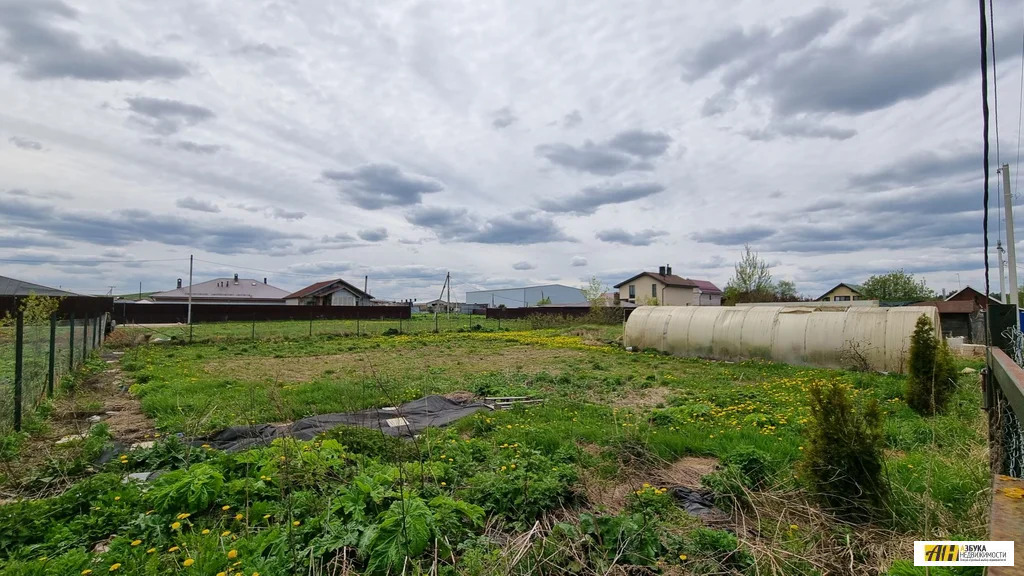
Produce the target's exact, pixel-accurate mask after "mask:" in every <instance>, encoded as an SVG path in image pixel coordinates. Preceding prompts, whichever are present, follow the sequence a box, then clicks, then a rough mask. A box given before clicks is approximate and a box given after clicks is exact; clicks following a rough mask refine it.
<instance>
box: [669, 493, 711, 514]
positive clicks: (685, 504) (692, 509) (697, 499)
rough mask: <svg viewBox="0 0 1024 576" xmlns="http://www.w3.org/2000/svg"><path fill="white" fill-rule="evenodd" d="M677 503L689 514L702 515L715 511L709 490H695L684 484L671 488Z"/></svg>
mask: <svg viewBox="0 0 1024 576" xmlns="http://www.w3.org/2000/svg"><path fill="white" fill-rule="evenodd" d="M672 496H674V497H675V499H676V502H677V504H678V505H679V506H680V507H682V508H683V509H684V510H686V512H687V513H689V514H690V515H691V516H697V517H703V516H710V515H712V514H714V513H715V502H714V500H712V498H713V496H714V495H713V494H712V493H711V491H710V490H696V489H694V488H688V487H686V486H675V487H673V488H672Z"/></svg>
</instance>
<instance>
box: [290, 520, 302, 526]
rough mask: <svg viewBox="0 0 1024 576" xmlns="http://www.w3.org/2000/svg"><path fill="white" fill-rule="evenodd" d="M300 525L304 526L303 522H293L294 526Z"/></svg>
mask: <svg viewBox="0 0 1024 576" xmlns="http://www.w3.org/2000/svg"><path fill="white" fill-rule="evenodd" d="M300 524H302V522H299V521H298V520H296V521H295V522H292V526H298V525H300Z"/></svg>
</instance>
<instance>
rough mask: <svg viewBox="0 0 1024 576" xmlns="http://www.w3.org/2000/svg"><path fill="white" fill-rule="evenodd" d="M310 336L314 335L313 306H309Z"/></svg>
mask: <svg viewBox="0 0 1024 576" xmlns="http://www.w3.org/2000/svg"><path fill="white" fill-rule="evenodd" d="M309 337H310V338H312V337H313V308H312V307H310V308H309Z"/></svg>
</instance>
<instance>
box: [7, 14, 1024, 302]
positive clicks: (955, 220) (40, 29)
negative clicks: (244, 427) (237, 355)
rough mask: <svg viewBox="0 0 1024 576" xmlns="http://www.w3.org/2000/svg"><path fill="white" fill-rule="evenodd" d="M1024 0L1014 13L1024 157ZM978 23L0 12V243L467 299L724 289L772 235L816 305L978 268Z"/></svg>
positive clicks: (1007, 156) (88, 274) (56, 259)
mask: <svg viewBox="0 0 1024 576" xmlns="http://www.w3.org/2000/svg"><path fill="white" fill-rule="evenodd" d="M1021 11H1022V10H1021V5H1020V3H1019V2H1012V1H1010V0H1004V1H1002V2H997V3H996V15H997V29H996V32H997V50H996V53H997V55H998V56H999V60H998V70H999V75H998V82H999V97H1000V98H1001V99H1000V102H999V103H1000V136H1001V138H1002V142H1001V156H1002V159H1003V161H1004V162H1009V163H1010V164H1011V166H1015V165H1016V164H1015V162H1016V156H1017V142H1018V125H1019V118H1018V110H1019V105H1020V87H1019V85H1020V68H1021V53H1020V50H1021V33H1022V23H1021V16H1022V14H1021ZM977 21H978V16H977V5H976V4H975V3H972V2H964V1H957V2H952V1H948V2H926V1H919V2H900V1H884V2H863V1H856V2H853V1H851V2H831V3H819V4H817V5H815V4H813V3H808V2H797V1H785V2H782V1H775V2H772V1H763V0H758V1H756V2H753V1H752V2H733V3H721V2H695V1H682V0H666V1H645V2H629V3H627V2H615V1H598V0H589V1H585V2H584V1H579V2H551V1H549V0H540V1H524V0H515V1H508V2H496V1H495V2H491V1H482V0H474V1H466V2H445V1H423V2H365V1H352V2H322V1H319V0H317V1H313V0H310V1H304V0H279V1H273V0H266V1H260V2H256V1H252V0H225V1H221V2H209V1H184V0H181V1H174V2H124V1H122V0H88V1H84V0H83V1H77V0H76V1H72V0H67V1H64V2H60V1H53V0H0V258H2V259H6V260H25V261H32V262H23V263H12V262H0V273H2V274H3V275H7V276H14V277H18V278H21V279H24V280H29V281H34V282H39V283H42V284H48V285H54V286H57V285H59V286H63V287H65V288H68V289H72V290H76V291H83V292H100V291H102V292H105V291H106V290H107V289H108V287H109V286H111V285H113V286H115V288H114V291H115V293H120V292H131V291H133V290H137V289H138V283H139V282H142V283H143V289H144V290H146V291H152V290H166V289H171V288H173V287H174V281H175V279H176V278H179V277H184V278H187V276H188V255H189V254H194V255H195V257H196V258H197V259H199V260H201V261H200V262H197V263H196V270H195V278H196V282H199V281H202V280H206V279H209V278H212V277H214V276H218V275H230V274H232V273H234V272H238V273H239V274H240V275H241V276H243V277H255V278H260V279H262V278H263V277H269V280H270V283H271V284H274V285H277V286H280V287H282V288H285V289H293V288H299V287H302V286H304V285H306V284H309V283H312V282H314V281H317V280H321V279H327V278H333V277H339V276H340V277H343V278H345V279H347V280H349V281H351V282H353V283H361V282H362V278H361V277H362V276H363V275H369V276H370V292H372V293H373V294H374V295H375V296H378V297H391V298H420V299H429V298H434V297H436V295H437V292H438V291H439V290H440V288H441V285H442V283H443V281H444V275H445V272H446V271H451V273H452V283H453V289H454V290H453V295H456V296H457V297H458V298H459V299H461V298H462V294H463V293H464V292H465V290H467V289H476V288H481V287H495V288H497V287H509V286H522V285H529V284H541V283H555V282H558V283H565V284H569V285H575V286H578V285H580V284H581V283H582V282H584V281H585V280H586V279H587V278H589V277H590V276H591V275H596V276H598V277H599V278H601V279H603V280H604V281H605V282H607V283H608V284H614V283H616V282H618V281H621V280H624V279H626V278H627V277H629V276H632V275H633V274H634V273H636V272H639V271H641V270H644V269H647V270H655V269H657V267H658V265H660V264H671V265H672V267H673V271H674V272H675V273H676V274H679V275H682V276H688V277H693V278H702V279H709V280H712V281H713V282H715V283H717V284H719V285H720V286H721V287H724V285H725V284H726V282H727V281H728V280H729V278H730V276H731V275H732V265H733V263H734V262H735V260H736V259H737V258H738V256H739V254H740V252H741V250H742V247H743V244H744V243H749V244H751V245H752V246H753V247H754V248H755V249H756V250H758V251H760V252H761V254H762V255H763V256H764V257H765V258H766V259H767V260H768V261H769V262H771V263H772V264H773V269H772V271H773V274H774V276H775V277H776V278H779V279H789V280H792V281H794V282H796V285H797V289H798V291H799V292H801V293H803V294H807V295H810V296H817V295H818V294H819V293H820V292H822V291H824V290H825V289H827V288H829V287H831V285H833V284H835V283H837V282H859V281H862V280H864V279H865V278H866V277H867V276H868V275H870V274H872V273H877V272H883V271H885V270H888V269H892V268H899V267H902V268H905V269H907V270H908V271H912V272H915V273H918V274H919V275H922V276H924V277H925V278H926V279H927V281H928V283H929V284H930V285H931V286H932V287H934V288H937V289H941V288H951V289H956V287H957V285H958V284H957V283H958V275H959V282H960V283H962V285H967V284H972V285H975V286H978V287H980V286H983V282H984V280H983V263H982V256H983V251H982V248H981V243H982V233H981V208H982V201H981V197H982V196H981V168H982V161H981V138H980V137H981V112H980V110H981V102H980V78H979V76H980V72H979V64H978V58H979V54H978V52H979V47H978V39H977V38H978V24H977ZM993 139H994V133H993ZM992 156H993V158H992V164H993V167H994V166H995V162H996V160H995V150H994V140H993V153H992ZM995 178H996V176H995V174H993V196H994V195H995ZM992 208H993V210H994V209H995V204H994V200H993V206H992ZM1020 210H1021V209H1018V211H1020ZM1020 217H1021V218H1024V212H1021V213H1020ZM995 224H996V223H995V220H993V223H992V227H993V233H992V236H991V237H992V242H993V244H994V243H995V230H994V228H995ZM1018 238H1024V233H1019V234H1018ZM1022 250H1024V244H1022ZM1022 254H1024V253H1022ZM994 258H995V256H994V251H993V261H994ZM1022 259H1024V256H1022ZM153 260H166V261H153ZM211 262H214V263H217V264H212V263H211ZM247 269H259V270H266V271H268V272H263V271H254V270H247ZM1022 277H1024V273H1022ZM992 279H993V280H992V282H993V290H995V289H996V288H995V287H996V286H997V284H998V271H997V270H996V269H995V265H994V264H993V272H992Z"/></svg>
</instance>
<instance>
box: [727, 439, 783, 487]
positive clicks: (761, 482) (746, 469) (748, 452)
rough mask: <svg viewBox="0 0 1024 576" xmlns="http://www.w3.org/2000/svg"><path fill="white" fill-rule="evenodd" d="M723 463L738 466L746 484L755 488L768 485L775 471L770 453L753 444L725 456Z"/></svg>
mask: <svg viewBox="0 0 1024 576" xmlns="http://www.w3.org/2000/svg"><path fill="white" fill-rule="evenodd" d="M723 463H724V464H725V465H726V466H734V467H736V468H737V469H738V470H739V472H740V473H741V474H742V476H743V479H744V484H745V485H746V486H748V487H750V488H755V489H758V488H764V487H766V486H767V485H768V481H769V480H770V478H771V476H772V474H773V472H774V466H773V463H772V461H771V459H770V458H769V457H768V454H766V453H765V452H763V451H761V450H758V449H757V448H754V447H753V446H743V447H740V448H737V449H736V450H734V451H732V452H730V453H729V454H727V455H726V456H725V458H724V459H723Z"/></svg>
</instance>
